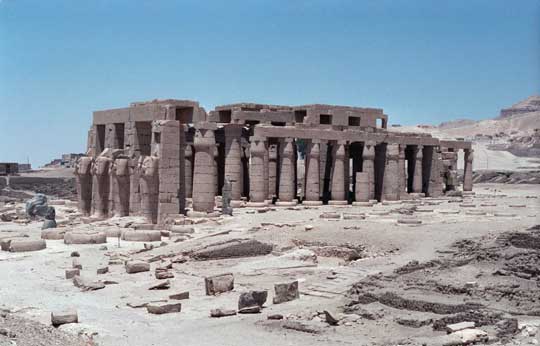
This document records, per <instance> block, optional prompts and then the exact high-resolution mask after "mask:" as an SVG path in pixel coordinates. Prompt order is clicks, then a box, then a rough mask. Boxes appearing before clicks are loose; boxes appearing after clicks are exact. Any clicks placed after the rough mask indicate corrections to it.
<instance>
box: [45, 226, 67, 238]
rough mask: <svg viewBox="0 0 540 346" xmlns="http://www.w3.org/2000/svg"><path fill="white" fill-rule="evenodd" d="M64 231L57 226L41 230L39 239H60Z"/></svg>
mask: <svg viewBox="0 0 540 346" xmlns="http://www.w3.org/2000/svg"><path fill="white" fill-rule="evenodd" d="M65 233H66V231H65V230H62V229H58V228H49V229H44V230H43V231H41V239H47V240H62V239H64V235H65Z"/></svg>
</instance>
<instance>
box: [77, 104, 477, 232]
mask: <svg viewBox="0 0 540 346" xmlns="http://www.w3.org/2000/svg"><path fill="white" fill-rule="evenodd" d="M387 125H388V117H387V116H386V115H385V114H384V113H383V110H382V109H377V108H359V107H346V106H331V105H322V104H313V105H305V106H276V105H263V104H253V103H238V104H231V105H225V106H219V107H216V108H215V110H213V111H210V112H209V113H207V112H206V111H205V110H204V108H202V107H200V106H199V103H198V102H195V101H185V100H154V101H150V102H140V103H139V102H137V103H132V104H131V105H130V106H129V107H127V108H119V109H111V110H104V111H97V112H94V116H93V123H92V127H91V129H90V131H89V135H88V151H87V156H85V157H82V158H80V159H79V161H78V164H77V165H76V168H75V173H76V176H77V181H78V191H79V205H80V209H81V212H82V213H84V214H85V215H88V216H94V217H98V218H106V217H112V216H126V215H143V216H145V217H146V218H147V219H148V221H149V222H152V223H166V222H167V221H168V220H169V219H170V218H171V217H172V216H174V215H178V214H184V213H186V212H188V211H190V212H208V213H210V212H213V211H214V209H215V208H216V207H218V208H219V207H220V198H219V196H220V195H221V194H222V191H223V186H224V184H225V182H227V184H226V185H227V194H228V197H230V199H231V205H232V206H233V207H241V206H252V207H258V206H266V205H268V204H272V203H273V204H275V205H277V206H290V205H295V204H297V203H302V204H306V205H320V204H336V205H341V204H351V203H352V204H362V203H366V202H370V201H373V200H376V201H395V200H400V199H410V198H418V197H420V196H428V197H437V196H440V195H441V194H443V193H445V192H446V191H451V190H455V189H457V188H458V186H459V184H460V182H458V179H457V162H458V152H459V150H463V151H464V174H463V181H462V182H461V183H462V184H463V188H462V189H463V190H464V191H470V190H472V160H473V153H472V150H471V143H470V142H465V141H460V140H457V141H449V140H439V139H437V138H434V137H432V136H431V135H428V134H423V133H405V132H391V131H388V130H387ZM229 195H230V196H229Z"/></svg>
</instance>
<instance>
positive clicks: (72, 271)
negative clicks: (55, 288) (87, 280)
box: [66, 268, 81, 279]
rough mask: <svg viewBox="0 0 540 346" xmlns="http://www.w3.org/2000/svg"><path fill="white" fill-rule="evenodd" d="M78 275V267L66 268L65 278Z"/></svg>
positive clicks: (79, 272)
mask: <svg viewBox="0 0 540 346" xmlns="http://www.w3.org/2000/svg"><path fill="white" fill-rule="evenodd" d="M79 275H81V271H80V270H79V269H76V268H72V269H66V279H73V278H74V277H75V276H79Z"/></svg>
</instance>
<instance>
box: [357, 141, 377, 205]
mask: <svg viewBox="0 0 540 346" xmlns="http://www.w3.org/2000/svg"><path fill="white" fill-rule="evenodd" d="M374 161H375V144H374V143H372V142H366V143H365V144H364V150H363V152H362V172H363V173H366V174H367V184H368V191H367V195H368V200H372V199H374V198H375V162H374ZM357 182H358V180H357ZM357 189H358V186H357Z"/></svg>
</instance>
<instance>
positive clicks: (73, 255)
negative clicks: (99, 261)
mask: <svg viewBox="0 0 540 346" xmlns="http://www.w3.org/2000/svg"><path fill="white" fill-rule="evenodd" d="M69 256H70V257H81V254H80V253H79V251H72V252H71V254H70V255H69Z"/></svg>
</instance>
